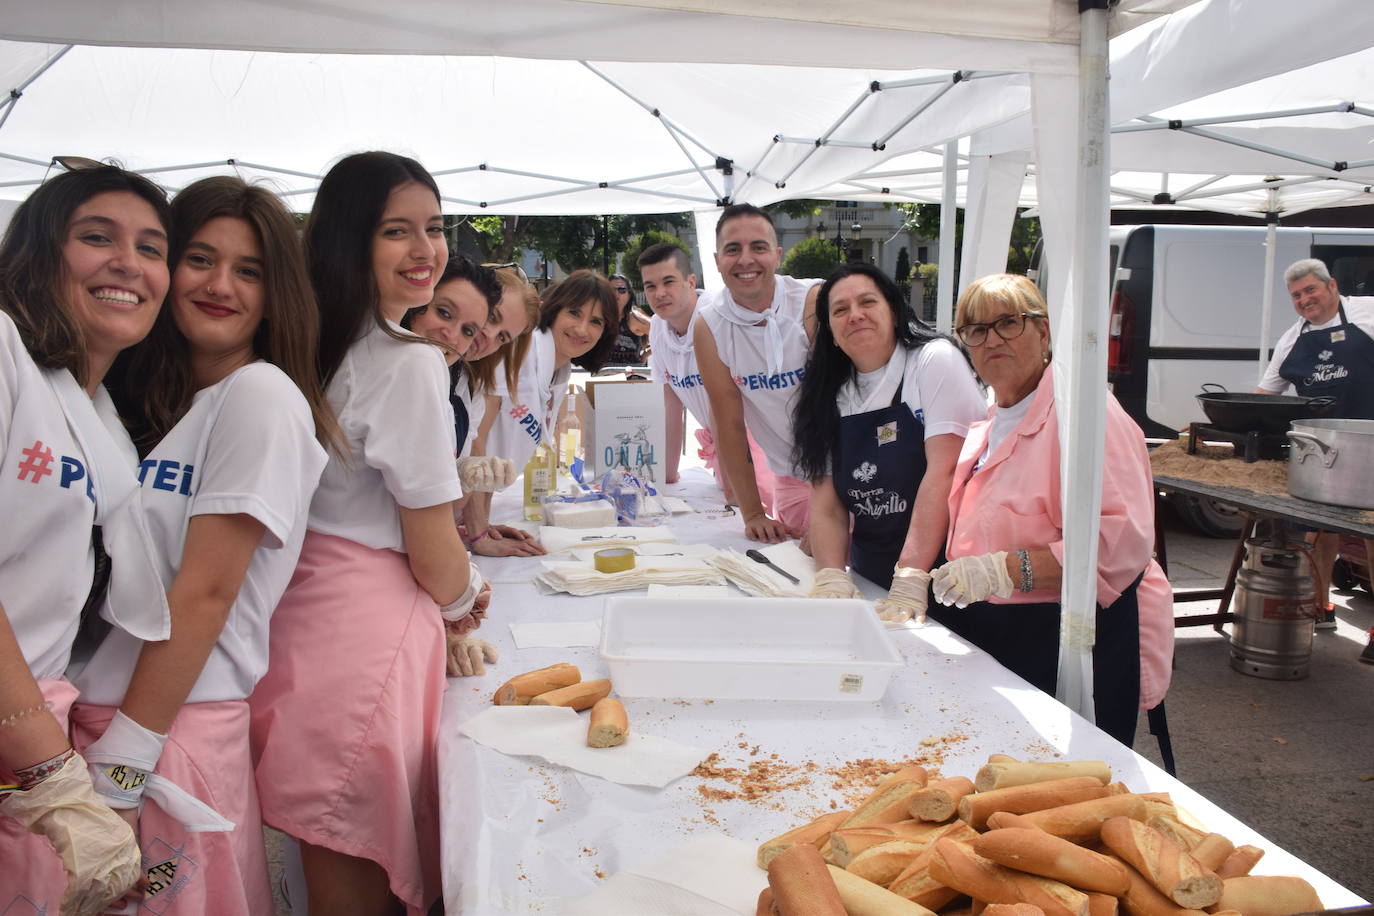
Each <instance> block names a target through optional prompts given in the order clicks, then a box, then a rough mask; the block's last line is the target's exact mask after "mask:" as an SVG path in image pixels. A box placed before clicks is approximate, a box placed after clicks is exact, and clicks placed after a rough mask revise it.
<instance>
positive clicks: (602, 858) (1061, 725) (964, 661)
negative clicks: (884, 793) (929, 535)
mask: <svg viewBox="0 0 1374 916" xmlns="http://www.w3.org/2000/svg"><path fill="white" fill-rule="evenodd" d="M518 489H519V488H518V486H517V487H512V488H511V489H510V490H508V491H507V492H506V493H504V494H500V495H499V496H498V497H497V499H496V500H495V504H494V506H493V519H494V520H496V521H509V520H510V519H512V518H515V517H517V516H518V510H517V505H518V493H517V491H518ZM664 489H665V491H666V492H668V493H671V494H674V495H678V496H683V497H685V498H687V499H688V501H689V502H691V503H692V504H693V505H695V506H698V507H706V506H708V505H710V504H712V503H714V504H716V505H719V504H720V495H719V492H718V491H717V490H716V489H715V486H714V483H713V482H712V480H711V478H710V475H709V473H708V472H706V471H704V470H701V469H688V470H685V471H683V475H682V483H680V484H678V485H675V486H671V487H666V488H664ZM671 524H672V527H673V529H674V530H675V531H676V532H677V533H678V536H679V539H680V540H681V541H682V542H684V543H701V542H708V543H711V544H714V545H717V546H733V547H736V548H737V549H739V550H744V549H746V548H747V546H748V542H747V541H746V540H745V538H744V535H743V529H742V525H741V522H740V519H739V517H738V516H735V517H731V518H723V519H709V518H705V517H704V516H701V515H692V516H682V515H679V516H676V517H675V518H674V519H673V521H672V522H671ZM478 563H479V565H480V566H481V568H482V570H483V573H484V574H486V575H487V576H488V578H489V579H490V580H491V581H492V582H493V583H494V588H495V591H494V600H493V601H492V606H491V611H490V615H489V619H488V620H487V622H486V624H485V625H484V626H483V627H482V630H481V631H480V632H481V635H482V636H483V637H485V638H486V639H488V640H490V641H491V642H493V643H495V644H496V646H497V647H498V648H499V649H500V650H501V661H500V662H499V663H498V664H496V665H494V666H490V667H489V669H488V673H487V675H486V676H485V677H481V678H454V679H451V680H450V681H449V689H448V693H447V695H446V696H445V699H444V712H443V724H442V727H443V734H442V736H441V739H440V744H439V779H440V793H441V798H440V802H441V808H442V864H443V872H444V901H445V905H446V907H447V911H448V912H449V913H450V914H458V913H464V914H482V916H485V914H496V913H546V914H557V913H561V912H563V911H564V909H566V908H567V907H568V906H570V903H571V901H573V900H575V899H577V898H579V897H582V896H583V895H585V894H587V893H589V892H591V891H593V890H594V889H596V888H597V887H598V886H599V885H601V884H602V883H603V880H604V878H605V877H608V876H611V875H614V874H616V873H617V872H621V871H623V870H626V869H630V868H637V867H640V866H643V865H645V864H646V863H649V862H651V861H652V860H654V859H656V858H658V857H660V856H662V855H663V854H664V853H665V852H667V851H669V850H671V849H673V848H674V847H677V846H679V845H681V844H683V843H685V842H686V841H687V840H689V839H690V838H692V837H694V836H704V835H710V834H722V833H723V834H726V835H728V836H731V837H734V838H736V839H738V840H741V841H744V842H746V843H748V844H750V845H751V846H752V845H756V844H758V843H760V842H762V841H763V840H765V839H768V838H769V837H772V836H775V835H777V834H779V833H782V832H783V831H785V830H787V829H790V828H791V827H795V826H798V825H800V824H801V823H803V822H804V821H806V820H808V819H809V818H810V817H812V816H815V815H817V814H819V813H821V812H822V811H823V810H828V809H829V803H830V801H831V800H832V799H835V800H837V801H841V802H842V800H843V798H844V796H845V794H846V793H844V792H842V791H840V790H838V789H835V788H833V787H832V783H833V782H834V778H833V777H827V776H826V775H825V774H824V772H823V771H824V770H825V769H826V768H829V767H835V766H839V765H841V764H843V763H845V762H847V761H853V760H857V759H860V758H879V759H886V760H899V759H907V758H915V757H918V756H920V755H921V754H923V753H931V752H932V751H938V752H940V753H941V754H942V756H943V762H942V763H941V765H940V766H939V769H940V770H941V771H942V772H943V773H944V774H945V775H947V776H957V775H965V776H969V777H972V776H973V774H974V773H975V772H976V771H977V769H978V768H979V767H980V766H981V765H982V764H983V763H984V762H986V759H987V755H988V754H990V753H1005V754H1011V755H1012V756H1015V757H1020V758H1022V759H1052V758H1053V757H1054V756H1056V755H1060V754H1062V755H1063V756H1065V757H1068V758H1075V759H1091V760H1105V761H1107V762H1108V763H1109V764H1111V766H1112V769H1113V773H1114V775H1115V777H1116V778H1117V779H1120V780H1122V781H1124V782H1125V783H1126V784H1127V785H1128V786H1130V787H1131V788H1132V789H1134V790H1136V791H1162V792H1169V793H1170V794H1171V795H1172V796H1173V799H1174V801H1175V802H1176V803H1177V804H1179V805H1180V806H1182V807H1184V808H1186V809H1187V810H1188V811H1190V812H1192V813H1193V814H1194V815H1196V816H1197V817H1198V818H1199V819H1200V820H1201V821H1202V822H1203V823H1204V824H1206V825H1207V826H1208V828H1209V829H1211V830H1214V831H1216V832H1218V833H1221V834H1223V835H1225V836H1226V837H1227V838H1229V839H1230V840H1232V841H1233V842H1235V843H1236V844H1237V845H1239V844H1241V843H1250V844H1253V845H1256V846H1259V847H1261V848H1263V849H1265V850H1266V851H1267V854H1266V855H1265V857H1264V859H1263V860H1262V861H1261V862H1260V864H1259V866H1257V867H1256V869H1255V873H1256V874H1296V875H1302V876H1303V877H1305V878H1306V879H1307V880H1308V881H1310V882H1311V883H1312V884H1313V886H1314V887H1315V888H1316V889H1317V892H1318V893H1319V894H1320V895H1321V898H1322V902H1323V903H1324V904H1325V905H1326V906H1328V907H1338V906H1351V905H1355V904H1358V903H1362V902H1363V901H1362V900H1361V899H1360V898H1359V897H1358V896H1356V895H1355V894H1353V893H1352V892H1350V891H1348V890H1346V889H1345V888H1343V887H1341V886H1340V885H1338V884H1336V883H1335V882H1333V881H1331V880H1330V879H1328V878H1326V877H1325V876H1324V875H1322V874H1320V873H1318V872H1317V871H1316V870H1314V869H1312V868H1310V867H1308V866H1307V865H1305V864H1303V863H1302V862H1300V861H1298V860H1297V859H1296V858H1294V857H1293V856H1291V855H1289V854H1288V853H1286V852H1284V851H1283V850H1282V849H1280V848H1278V846H1277V845H1275V844H1274V843H1272V842H1270V841H1269V840H1267V839H1265V838H1264V837H1262V836H1260V835H1258V834H1257V833H1255V831H1253V830H1251V829H1250V828H1248V827H1246V826H1245V825H1244V824H1242V823H1240V822H1239V821H1237V820H1235V819H1234V818H1232V817H1231V816H1230V815H1228V814H1226V813H1225V812H1224V811H1222V810H1221V809H1220V808H1218V807H1217V806H1216V805H1214V804H1212V803H1211V802H1209V801H1207V800H1206V799H1205V798H1203V797H1202V796H1200V795H1198V794H1197V793H1195V792H1193V791H1192V790H1191V789H1189V788H1188V787H1187V786H1185V785H1184V784H1183V783H1181V782H1179V781H1178V780H1176V779H1173V778H1171V777H1170V776H1169V775H1168V774H1167V773H1165V772H1164V771H1163V770H1160V769H1158V768H1157V767H1155V766H1154V765H1153V764H1151V763H1150V762H1149V761H1147V760H1145V759H1144V758H1142V757H1139V756H1137V755H1136V754H1135V753H1133V752H1131V751H1130V750H1128V749H1126V748H1125V747H1123V746H1121V745H1120V744H1119V743H1117V742H1116V741H1114V740H1112V739H1111V738H1109V737H1108V736H1107V735H1105V734H1104V733H1102V732H1101V731H1099V730H1098V729H1097V728H1096V727H1094V726H1093V725H1091V724H1089V723H1088V722H1087V721H1086V720H1084V719H1082V718H1080V717H1079V716H1077V715H1076V714H1074V713H1072V712H1070V711H1069V710H1068V709H1067V708H1066V707H1064V706H1062V705H1060V704H1059V703H1058V702H1056V701H1055V700H1054V699H1053V698H1052V697H1049V696H1047V695H1045V694H1043V693H1041V692H1040V691H1038V690H1036V689H1035V688H1033V687H1031V686H1029V685H1028V684H1026V683H1025V682H1024V681H1022V680H1021V679H1020V678H1018V677H1016V676H1015V675H1013V674H1011V673H1010V672H1008V671H1007V670H1006V669H1005V668H1003V667H1002V666H1001V665H999V664H997V663H996V662H994V661H992V659H990V658H989V657H988V656H986V655H984V654H983V653H982V652H980V651H979V650H977V649H975V648H973V647H971V646H970V645H968V644H967V643H965V642H964V641H962V640H961V639H959V638H958V637H955V636H953V635H952V634H950V633H949V632H948V631H947V630H945V629H944V628H943V627H941V626H939V625H938V624H931V625H930V626H928V627H926V628H924V629H921V630H907V631H897V632H894V633H892V637H893V639H894V641H895V643H896V645H897V647H898V648H899V649H900V651H901V652H902V654H903V655H904V656H905V658H906V660H907V664H908V667H907V668H906V669H905V670H904V671H902V672H899V673H898V674H897V675H895V676H894V677H893V680H892V683H891V686H890V687H889V689H888V691H887V695H886V696H885V697H884V698H883V700H882V701H881V702H874V703H853V702H830V703H810V704H802V703H788V702H780V701H726V700H721V701H717V702H714V703H706V702H703V701H699V700H698V701H685V700H678V701H673V700H646V699H627V700H625V701H624V702H625V707H626V710H627V712H628V714H629V717H630V721H631V723H632V727H634V728H635V729H638V730H641V731H643V732H644V733H645V734H653V735H658V736H661V737H664V738H669V739H673V740H676V741H680V742H682V743H684V744H690V745H695V746H698V747H705V748H710V749H712V750H714V751H716V752H717V753H718V754H719V755H720V757H721V758H722V759H721V764H722V765H723V766H729V767H738V768H746V767H748V765H749V763H750V762H752V761H755V760H759V759H764V758H767V757H768V756H769V755H771V754H777V755H778V757H779V758H780V762H782V763H787V764H791V765H798V764H803V763H806V762H807V761H812V762H814V763H815V764H816V765H817V767H818V768H819V769H818V770H817V771H816V773H815V774H814V776H813V778H812V779H810V780H809V781H808V786H807V787H806V788H804V789H797V790H789V791H786V792H783V793H780V794H776V795H772V796H769V797H768V798H766V799H763V800H760V801H755V802H748V801H743V800H726V801H708V800H707V799H706V798H705V797H704V796H703V795H702V794H701V793H700V792H699V791H698V790H699V787H701V786H703V785H705V786H709V787H713V788H717V789H733V788H735V787H734V786H732V785H730V784H728V783H724V782H721V781H718V780H710V781H705V780H702V779H700V778H698V777H695V776H688V777H686V778H683V779H680V780H678V781H677V782H675V783H673V784H671V785H669V786H668V787H667V788H664V789H649V788H641V787H632V786H622V785H617V784H614V783H609V782H606V781H604V780H601V779H597V778H595V777H591V776H586V775H583V774H579V773H576V772H573V771H569V770H566V769H563V768H560V767H552V766H545V765H540V764H538V763H537V762H536V761H534V760H533V759H531V758H514V757H507V756H504V755H502V754H499V753H496V752H494V751H491V750H489V749H487V748H485V747H482V746H480V745H478V744H476V743H475V742H473V741H471V740H469V739H467V738H465V737H462V736H460V735H459V734H458V727H459V724H460V723H461V722H462V721H463V720H464V719H466V718H467V717H469V716H471V715H473V714H474V713H476V712H478V711H480V710H481V709H483V708H485V707H486V706H487V705H488V704H490V703H491V694H492V692H493V691H494V690H495V688H496V687H497V686H499V685H500V684H501V683H503V682H504V681H505V680H506V679H507V678H509V677H511V676H512V675H515V674H518V673H520V672H522V671H528V670H530V669H532V668H538V667H541V666H544V665H550V664H553V663H555V662H562V661H567V662H572V663H574V664H576V665H578V666H579V667H580V668H581V669H582V675H583V677H584V678H585V679H592V678H599V677H605V676H606V675H607V671H606V667H605V664H604V663H603V662H602V661H601V659H600V658H598V656H597V653H596V650H595V649H592V648H580V649H546V648H541V649H526V650H517V649H516V648H515V644H514V641H513V640H512V639H511V636H510V630H509V628H508V626H507V624H509V623H511V622H550V621H578V620H597V619H599V618H600V614H601V604H602V600H603V599H602V598H600V597H597V598H573V597H570V596H567V595H558V596H549V595H545V594H540V593H539V592H538V591H537V590H536V588H535V586H534V585H533V584H531V579H532V578H533V576H534V575H535V573H537V572H538V571H539V568H540V567H539V559H538V558H509V559H500V560H492V559H489V558H485V557H482V558H478ZM864 590H865V593H866V594H868V595H870V596H872V595H876V594H880V592H879V591H878V590H877V589H876V587H874V586H872V585H870V584H866V583H865V584H864ZM732 591H733V588H732ZM923 740H924V741H925V742H926V743H924V744H923V743H922V742H923ZM1136 740H1137V741H1138V742H1145V741H1152V740H1154V739H1153V738H1152V737H1151V736H1150V735H1148V734H1141V735H1138V736H1137V739H1136ZM740 745H744V747H741V746H740ZM755 746H757V747H758V755H757V756H751V754H750V751H751V750H753V749H754V748H755ZM852 791H853V789H852V787H851V788H850V794H852ZM760 874H761V873H760ZM636 916H637V914H636Z"/></svg>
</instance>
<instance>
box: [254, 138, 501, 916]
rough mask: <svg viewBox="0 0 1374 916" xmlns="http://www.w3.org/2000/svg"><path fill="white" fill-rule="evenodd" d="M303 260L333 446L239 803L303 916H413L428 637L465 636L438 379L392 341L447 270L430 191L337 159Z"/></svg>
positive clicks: (439, 664)
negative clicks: (290, 867) (269, 847)
mask: <svg viewBox="0 0 1374 916" xmlns="http://www.w3.org/2000/svg"><path fill="white" fill-rule="evenodd" d="M305 252H306V262H307V265H308V267H309V271H310V276H311V281H312V283H313V284H314V288H315V298H316V301H317V303H318V305H319V310H320V358H319V367H320V374H321V378H322V381H323V382H324V384H325V388H326V393H327V396H328V400H329V404H330V406H331V407H332V408H333V409H334V413H335V416H336V417H337V419H338V423H339V429H340V434H341V438H342V440H343V447H342V449H341V454H338V455H331V456H330V459H329V462H328V464H327V465H326V466H325V469H324V472H323V474H322V475H321V477H320V484H319V487H318V489H316V491H315V496H314V499H313V501H312V502H311V504H310V518H309V521H308V523H307V529H308V530H307V531H306V534H305V540H304V543H303V545H302V548H301V558H300V562H299V563H298V564H297V567H296V573H295V576H294V577H293V578H292V580H291V584H290V585H289V586H288V587H287V590H286V594H285V595H284V596H283V597H282V600H281V603H280V604H279V605H278V606H277V611H276V613H275V614H274V615H273V617H272V634H271V636H272V638H271V646H270V656H269V665H268V670H267V674H266V675H265V676H264V677H263V679H262V680H261V681H260V682H259V683H258V686H257V689H256V690H254V692H253V695H252V697H251V698H250V699H249V706H250V708H251V710H252V745H253V754H254V757H255V761H256V767H257V783H258V795H259V799H260V801H261V805H262V815H263V820H264V821H265V822H266V823H267V824H269V825H270V826H272V827H275V828H277V829H279V830H282V831H283V832H285V833H287V834H289V835H290V836H292V837H294V838H295V839H296V840H298V841H299V842H300V845H301V859H302V864H303V866H304V870H305V880H306V885H307V890H308V892H309V896H310V906H311V909H312V910H314V911H317V912H326V913H333V912H349V913H373V912H375V913H384V912H391V911H392V910H393V909H395V908H396V907H397V906H398V899H399V902H400V903H401V904H404V906H405V908H406V910H407V911H408V912H410V913H413V914H423V913H424V912H425V910H426V908H427V907H428V906H429V905H430V904H431V903H432V902H433V901H434V900H435V899H436V898H437V897H438V895H439V829H438V786H437V783H436V781H435V780H436V774H437V766H436V760H435V754H436V740H437V736H438V729H439V713H440V707H441V705H442V702H443V694H444V687H445V684H446V679H445V675H444V667H445V638H444V624H445V620H450V621H453V623H454V625H455V626H459V627H461V626H463V625H465V624H464V623H463V621H465V620H468V619H469V618H470V612H471V610H472V604H473V600H474V599H475V598H476V595H477V592H478V591H479V590H480V588H481V580H480V577H479V576H477V575H476V570H473V569H472V568H471V567H470V566H469V564H468V555H467V551H465V550H464V549H463V544H462V541H461V540H460V539H459V537H458V529H457V527H456V526H455V525H454V523H453V502H454V501H455V500H456V499H458V498H459V496H460V490H459V483H458V472H457V468H456V467H455V465H454V456H455V454H456V452H457V442H456V439H455V436H454V428H453V410H452V408H451V407H450V406H449V402H448V397H447V389H448V371H447V368H446V367H445V365H444V359H443V355H442V354H441V352H440V350H439V348H438V347H435V346H433V345H432V344H430V343H429V342H428V341H425V340H424V339H423V338H417V337H415V336H414V335H412V334H411V333H410V332H408V331H405V330H404V329H402V328H401V326H400V324H399V322H400V320H401V318H402V317H403V316H404V315H405V313H406V311H407V310H408V309H412V308H416V307H418V306H421V305H425V304H426V303H428V302H429V301H430V300H431V299H432V298H433V295H434V285H435V282H436V281H437V280H438V279H439V277H440V275H441V274H442V273H443V270H444V265H445V264H446V263H447V261H448V250H447V248H446V246H445V241H444V223H443V215H442V211H441V208H440V203H439V192H438V188H437V186H436V185H435V183H434V179H433V178H431V177H430V175H429V173H428V172H426V171H425V170H424V168H423V167H422V166H421V165H420V164H419V163H418V162H416V161H414V160H413V159H407V158H405V157H402V156H397V155H395V154H393V153H384V152H368V153H357V154H354V155H351V156H347V157H345V158H344V159H342V160H340V161H339V162H338V163H337V164H336V165H335V166H334V167H333V168H331V169H330V170H329V173H328V174H327V175H325V177H324V180H323V181H322V182H321V183H320V187H319V189H318V191H316V194H315V206H314V209H313V210H312V211H311V213H310V218H309V220H308V221H307V222H306V226H305ZM483 648H484V649H486V650H487V651H488V652H490V647H483ZM488 660H494V656H492V655H490V654H489V656H488Z"/></svg>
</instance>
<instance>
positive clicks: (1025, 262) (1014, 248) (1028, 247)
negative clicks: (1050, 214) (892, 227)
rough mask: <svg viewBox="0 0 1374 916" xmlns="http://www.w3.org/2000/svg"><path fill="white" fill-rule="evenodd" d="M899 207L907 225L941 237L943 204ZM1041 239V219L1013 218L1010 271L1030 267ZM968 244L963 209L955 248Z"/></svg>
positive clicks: (921, 233)
mask: <svg viewBox="0 0 1374 916" xmlns="http://www.w3.org/2000/svg"><path fill="white" fill-rule="evenodd" d="M897 207H898V208H900V209H901V210H902V211H904V212H905V213H906V225H905V226H904V227H903V228H905V229H908V230H910V231H911V232H915V233H916V234H917V235H919V236H921V237H922V238H927V239H938V238H939V237H940V205H939V204H908V203H899V204H897ZM1038 241H1040V219H1039V218H1038V217H1031V218H1030V219H1021V218H1020V217H1019V216H1018V218H1017V219H1014V220H1012V221H1011V241H1010V244H1009V245H1008V247H1007V272H1008V273H1013V274H1024V273H1025V272H1026V271H1027V270H1029V269H1030V259H1031V252H1033V251H1034V250H1035V243H1036V242H1038ZM963 244H964V211H963V210H960V211H959V213H958V215H957V216H956V217H955V218H954V247H955V251H959V250H961V249H962V247H963Z"/></svg>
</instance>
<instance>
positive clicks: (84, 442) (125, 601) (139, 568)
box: [43, 369, 172, 641]
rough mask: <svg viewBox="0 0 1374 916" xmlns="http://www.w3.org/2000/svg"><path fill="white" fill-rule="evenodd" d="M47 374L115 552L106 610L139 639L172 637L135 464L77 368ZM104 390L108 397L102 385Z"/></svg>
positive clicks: (107, 540)
mask: <svg viewBox="0 0 1374 916" xmlns="http://www.w3.org/2000/svg"><path fill="white" fill-rule="evenodd" d="M43 374H44V375H45V376H47V379H48V384H49V385H51V386H52V390H53V393H54V394H56V395H57V399H58V401H60V402H61V404H62V412H63V414H65V415H66V418H67V426H68V427H69V428H70V429H71V431H72V436H73V437H74V438H75V439H76V441H77V444H78V445H80V447H81V450H82V452H83V453H84V454H85V455H86V457H87V460H88V461H89V462H90V478H89V479H90V481H91V484H92V489H93V491H94V493H95V523H96V524H97V525H99V526H100V529H101V535H102V539H103V541H104V544H105V551H106V553H108V554H109V555H110V584H109V591H108V592H107V593H106V597H105V602H104V605H103V607H102V609H101V616H103V617H105V618H106V619H107V620H109V622H110V623H112V624H114V625H115V626H117V627H119V628H120V629H121V630H124V631H125V632H126V633H128V634H130V635H131V636H135V637H137V638H139V639H142V640H145V641H161V640H164V639H167V638H168V637H169V636H170V635H171V632H172V612H171V609H170V608H168V606H167V594H166V592H165V590H164V589H163V586H162V576H161V574H160V573H159V572H158V569H157V566H156V564H154V562H153V557H154V556H156V555H157V554H156V550H155V548H154V547H153V538H152V535H151V534H149V533H148V523H147V519H146V518H145V517H144V514H143V506H142V502H141V500H140V498H139V493H138V479H137V478H136V477H135V476H134V468H133V466H132V465H130V464H129V462H128V460H127V459H126V456H124V455H123V454H121V453H120V450H119V448H118V446H116V445H115V443H114V440H113V439H111V438H110V433H109V432H108V431H107V430H106V429H105V424H104V422H103V421H102V420H101V419H100V415H99V414H98V413H97V412H96V409H95V403H94V402H93V401H92V400H91V398H90V396H89V395H87V394H86V392H85V391H84V390H83V389H82V388H81V386H80V385H78V384H77V382H76V379H75V378H73V377H72V374H71V373H70V372H68V371H67V370H66V369H47V370H45V371H44V373H43ZM100 393H101V394H102V396H105V397H108V395H103V389H101V392H100ZM97 471H98V473H97Z"/></svg>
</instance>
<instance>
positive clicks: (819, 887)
mask: <svg viewBox="0 0 1374 916" xmlns="http://www.w3.org/2000/svg"><path fill="white" fill-rule="evenodd" d="M829 868H830V866H828V865H826V864H825V862H824V860H822V859H821V854H820V852H819V851H817V849H816V847H815V846H812V845H810V844H809V843H804V844H802V845H800V846H793V847H791V848H790V849H784V850H783V851H782V852H780V853H778V854H777V855H776V856H774V857H773V860H772V861H771V862H769V863H768V886H769V887H770V888H772V889H773V905H774V906H775V907H777V910H778V912H779V913H780V914H781V916H845V911H844V903H843V902H841V900H840V892H839V891H838V890H836V889H835V880H834V879H833V878H831V877H830V871H829Z"/></svg>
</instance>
